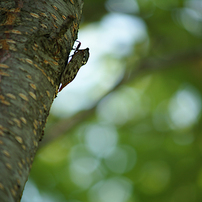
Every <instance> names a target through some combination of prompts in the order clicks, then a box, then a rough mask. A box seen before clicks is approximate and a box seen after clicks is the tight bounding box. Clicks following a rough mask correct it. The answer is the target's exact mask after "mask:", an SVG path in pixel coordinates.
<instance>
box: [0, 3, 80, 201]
mask: <svg viewBox="0 0 202 202" xmlns="http://www.w3.org/2000/svg"><path fill="white" fill-rule="evenodd" d="M82 6H83V0H57V1H51V0H46V1H42V0H1V1H0V201H1V202H14V201H20V198H21V195H22V191H23V188H24V185H25V183H26V181H27V179H28V175H29V171H30V168H31V166H32V162H33V160H34V156H35V153H36V151H37V148H38V143H39V141H40V140H41V138H42V133H43V128H44V126H45V123H46V119H47V117H48V114H49V110H50V107H51V104H52V102H53V99H54V98H55V96H56V94H57V91H58V87H59V84H60V79H61V75H62V73H63V71H64V68H65V64H66V62H67V59H68V55H69V52H70V50H71V49H72V46H73V43H74V41H75V40H76V38H77V32H78V27H79V22H80V19H81V13H82Z"/></svg>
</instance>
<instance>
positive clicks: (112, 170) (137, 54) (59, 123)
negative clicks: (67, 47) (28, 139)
mask: <svg viewBox="0 0 202 202" xmlns="http://www.w3.org/2000/svg"><path fill="white" fill-rule="evenodd" d="M201 11H202V1H201V0H169V1H165V0H96V1H94V0H85V4H84V10H83V20H82V23H81V25H80V30H79V36H78V40H79V41H81V43H82V45H81V48H86V47H89V48H90V58H89V61H88V63H87V64H86V65H85V66H82V68H81V70H80V71H79V73H78V75H77V77H76V79H75V80H74V81H73V82H72V83H70V84H69V85H68V86H67V87H66V88H64V89H63V90H62V92H61V93H59V94H58V97H57V98H56V99H55V101H54V103H53V106H52V109H51V113H50V116H49V119H48V122H47V125H46V130H45V136H44V139H43V140H42V142H41V145H40V149H39V150H38V152H37V155H36V158H35V160H34V163H33V167H32V170H31V174H30V177H29V180H28V182H27V184H26V187H25V191H24V193H23V197H22V202H28V201H29V202H58V201H60V202H162V201H163V202H199V201H202V120H201V93H202V58H201V56H202V53H201V51H202V45H201V39H202V12H201Z"/></svg>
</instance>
